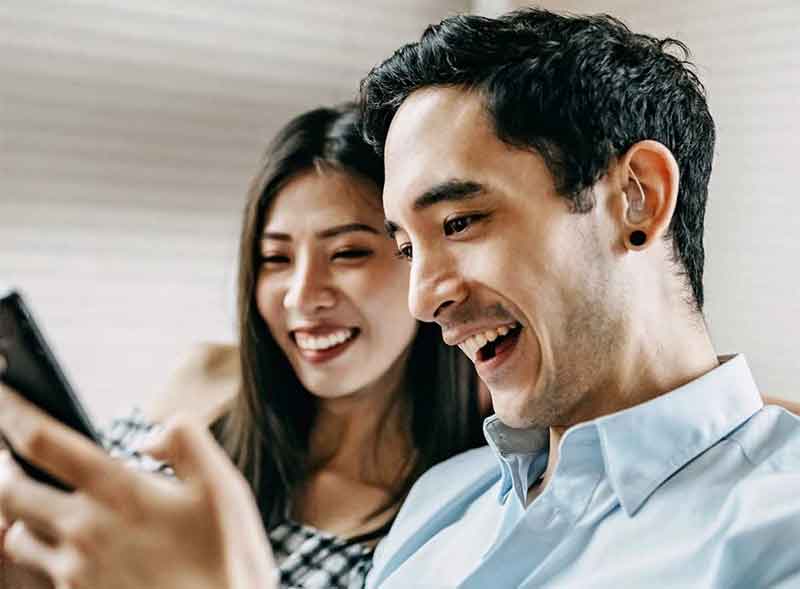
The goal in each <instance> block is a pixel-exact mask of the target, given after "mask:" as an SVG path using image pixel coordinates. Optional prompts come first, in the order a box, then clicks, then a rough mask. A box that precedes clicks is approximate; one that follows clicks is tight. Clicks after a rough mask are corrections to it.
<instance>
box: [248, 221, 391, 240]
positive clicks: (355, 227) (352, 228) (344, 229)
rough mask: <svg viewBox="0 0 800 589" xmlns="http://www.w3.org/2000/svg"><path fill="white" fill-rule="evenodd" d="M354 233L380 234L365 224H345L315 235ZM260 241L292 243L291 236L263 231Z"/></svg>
mask: <svg viewBox="0 0 800 589" xmlns="http://www.w3.org/2000/svg"><path fill="white" fill-rule="evenodd" d="M356 231H364V232H366V233H373V234H375V235H381V232H380V231H379V230H377V229H375V227H372V226H371V225H367V224H366V223H346V224H344V225H336V226H335V227H330V228H328V229H323V230H322V231H318V232H317V233H316V234H315V235H316V236H317V237H318V238H319V239H330V238H332V237H336V236H338V235H342V234H343V233H353V232H356ZM261 239H275V240H278V241H292V236H291V235H289V234H288V233H277V232H274V231H265V232H264V233H263V234H262V235H261Z"/></svg>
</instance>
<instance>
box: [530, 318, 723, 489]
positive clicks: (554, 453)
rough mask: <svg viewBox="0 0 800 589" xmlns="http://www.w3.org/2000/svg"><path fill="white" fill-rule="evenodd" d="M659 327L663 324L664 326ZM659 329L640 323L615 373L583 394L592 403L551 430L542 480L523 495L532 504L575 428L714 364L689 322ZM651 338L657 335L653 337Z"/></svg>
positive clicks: (703, 334) (701, 331)
mask: <svg viewBox="0 0 800 589" xmlns="http://www.w3.org/2000/svg"><path fill="white" fill-rule="evenodd" d="M664 325H667V327H666V328H665V327H664ZM676 326H677V327H676ZM659 327H660V329H655V326H649V325H639V327H638V328H637V330H636V331H637V332H638V333H631V334H630V337H629V338H628V339H627V342H629V343H628V344H627V345H626V346H624V348H623V349H622V350H620V356H619V357H618V358H617V359H616V361H615V362H613V364H614V366H616V367H617V368H616V370H615V371H612V372H610V373H609V377H608V378H607V380H606V381H605V382H603V383H602V384H601V385H600V386H598V387H597V389H596V390H594V391H590V392H589V393H587V394H586V395H585V398H586V399H591V400H592V401H593V402H591V403H587V404H586V405H585V409H584V407H582V408H579V410H578V412H576V413H577V415H580V417H579V418H577V419H574V418H573V419H568V420H566V422H567V423H566V424H565V425H553V426H551V427H550V450H549V455H548V460H547V467H546V469H545V472H544V475H543V476H542V478H541V479H540V480H539V481H538V482H537V483H535V484H534V485H533V486H532V487H531V489H530V491H529V494H528V501H529V502H530V501H533V499H535V498H536V497H537V496H538V495H539V493H541V492H542V491H543V490H544V489H545V488H546V486H547V484H548V483H549V482H550V480H552V478H553V475H554V473H555V469H556V466H557V465H558V459H559V451H560V445H561V440H562V439H563V437H564V434H565V433H566V432H567V431H568V430H569V429H570V428H571V427H572V426H574V425H577V424H579V423H585V422H587V421H591V420H593V419H596V418H598V417H602V416H604V415H610V414H612V413H616V412H618V411H623V410H625V409H629V408H630V407H634V406H636V405H639V404H641V403H644V402H647V401H650V400H651V399H655V398H656V397H659V396H661V395H664V394H667V393H669V392H671V391H673V390H675V389H677V388H679V387H681V386H683V385H685V384H687V383H689V382H691V381H693V380H695V379H697V378H700V377H701V376H703V375H704V374H706V373H708V372H710V371H711V370H713V369H714V368H716V367H717V366H718V365H719V361H718V359H717V355H716V353H715V351H714V348H713V346H712V345H711V340H710V338H709V335H708V332H707V331H706V329H705V327H704V326H702V327H701V326H698V325H697V324H696V323H693V322H685V323H683V324H681V323H670V322H669V321H666V322H663V323H662V324H661V326H659ZM654 334H658V335H655V336H654Z"/></svg>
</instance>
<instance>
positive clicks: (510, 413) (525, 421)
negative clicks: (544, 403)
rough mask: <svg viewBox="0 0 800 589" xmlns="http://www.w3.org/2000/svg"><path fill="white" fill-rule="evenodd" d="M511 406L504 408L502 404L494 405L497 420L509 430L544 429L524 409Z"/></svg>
mask: <svg viewBox="0 0 800 589" xmlns="http://www.w3.org/2000/svg"><path fill="white" fill-rule="evenodd" d="M511 405H512V406H505V405H504V404H503V403H495V406H494V413H495V415H496V416H497V418H498V419H499V420H500V421H502V422H503V424H504V425H507V426H508V427H510V428H514V429H530V428H532V427H546V426H542V425H541V424H540V423H539V421H540V420H537V419H535V418H534V417H532V416H531V415H529V414H528V413H529V412H528V411H526V410H525V409H526V407H524V406H522V407H521V406H519V405H517V404H511Z"/></svg>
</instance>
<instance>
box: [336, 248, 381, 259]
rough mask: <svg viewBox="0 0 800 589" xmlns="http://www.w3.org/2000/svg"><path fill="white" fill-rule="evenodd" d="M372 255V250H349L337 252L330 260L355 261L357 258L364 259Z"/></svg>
mask: <svg viewBox="0 0 800 589" xmlns="http://www.w3.org/2000/svg"><path fill="white" fill-rule="evenodd" d="M371 255H372V250H368V249H349V250H339V251H338V252H335V253H334V254H333V256H331V259H332V260H335V259H337V258H340V259H345V260H355V259H359V258H366V257H367V256H371Z"/></svg>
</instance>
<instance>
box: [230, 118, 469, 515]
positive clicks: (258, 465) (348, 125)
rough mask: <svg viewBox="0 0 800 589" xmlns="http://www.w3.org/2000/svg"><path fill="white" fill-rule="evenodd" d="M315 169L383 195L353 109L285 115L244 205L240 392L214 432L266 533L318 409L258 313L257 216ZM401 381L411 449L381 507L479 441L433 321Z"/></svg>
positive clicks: (299, 467) (282, 506)
mask: <svg viewBox="0 0 800 589" xmlns="http://www.w3.org/2000/svg"><path fill="white" fill-rule="evenodd" d="M320 166H322V167H328V168H331V169H335V170H339V171H342V172H345V173H347V174H351V175H353V176H356V177H359V178H364V179H367V180H370V181H372V182H374V184H375V185H376V188H377V190H378V191H380V190H381V189H382V187H383V162H382V161H381V159H380V158H379V157H378V156H377V155H376V154H375V152H374V151H373V149H372V148H371V147H370V146H368V145H367V144H366V143H365V142H364V140H363V139H362V137H361V134H360V131H359V121H358V110H357V107H356V106H355V105H354V104H346V105H343V106H341V107H339V108H318V109H315V110H312V111H309V112H307V113H304V114H302V115H300V116H298V117H296V118H294V119H292V120H291V121H290V122H289V123H288V124H287V125H286V126H285V127H284V128H283V129H282V130H281V131H280V132H279V133H278V135H277V136H276V137H275V139H274V140H273V141H272V143H271V144H270V145H269V147H268V149H267V152H266V154H265V158H264V160H263V165H262V167H261V170H260V171H259V173H258V174H257V175H256V177H255V178H254V179H253V182H252V185H251V188H250V192H249V197H248V202H247V205H246V208H245V214H244V223H243V227H242V234H241V243H240V252H239V278H238V321H239V347H240V360H241V371H242V389H241V391H240V394H239V395H238V397H237V399H236V401H235V403H234V406H233V408H232V410H231V412H230V413H229V414H228V415H226V416H225V417H224V418H223V419H222V420H220V422H218V423H217V424H215V426H214V431H215V433H216V434H217V436H218V437H219V439H220V441H221V442H222V444H223V446H224V447H225V448H226V450H227V451H228V453H229V454H230V456H231V457H232V459H233V460H234V462H236V464H237V466H238V467H239V469H240V470H241V471H242V472H243V473H244V475H245V477H246V478H247V479H248V481H249V482H250V484H251V485H252V487H253V491H254V493H255V496H256V498H257V501H258V504H259V507H260V509H261V513H262V516H263V518H264V521H265V524H266V525H267V527H268V528H269V527H272V526H274V525H276V524H277V523H278V522H280V521H281V520H282V519H283V518H284V517H285V515H286V512H287V508H288V505H289V499H290V498H291V496H292V494H293V492H294V491H295V489H296V488H297V486H298V485H299V484H301V483H302V482H303V481H304V480H305V479H306V477H307V475H308V474H309V472H308V471H309V460H308V453H309V436H310V433H311V429H312V425H313V423H314V419H315V417H316V403H315V400H314V397H313V396H312V394H311V393H309V392H308V391H307V390H306V389H305V388H304V387H303V385H302V384H301V383H300V381H299V380H298V378H297V376H296V375H295V372H294V370H293V369H292V367H291V365H290V364H289V361H288V360H287V358H286V356H285V355H284V353H283V351H282V350H281V348H280V347H279V346H278V344H277V342H276V341H275V339H274V338H273V337H272V334H271V333H270V331H269V329H268V328H267V325H266V323H265V322H264V319H263V318H262V317H261V315H260V313H259V311H258V309H257V308H256V300H255V287H256V282H257V278H258V273H259V265H260V264H259V260H260V236H261V233H262V231H263V227H264V223H265V218H264V217H265V211H267V210H268V208H269V206H270V204H271V203H272V201H273V200H274V198H275V197H276V196H277V195H278V193H279V192H280V191H281V190H282V189H283V187H285V186H286V185H287V183H288V182H289V181H290V180H292V179H293V178H295V177H297V176H298V175H300V174H302V173H304V172H307V171H309V170H313V169H317V168H319V167H320ZM405 382H406V384H407V391H408V395H409V397H410V398H409V399H407V400H406V404H407V406H408V410H409V419H410V427H411V431H410V432H409V433H410V436H409V437H410V441H411V443H412V444H413V448H414V452H413V453H412V455H411V456H409V458H408V461H409V463H408V464H407V465H406V468H404V469H402V471H401V472H402V473H403V474H404V475H405V476H403V474H401V475H400V478H399V480H398V484H397V485H396V487H395V489H393V495H392V500H391V502H390V503H389V504H387V508H388V507H391V506H392V505H396V504H397V503H398V502H399V501H402V499H403V498H404V497H405V495H406V494H407V493H408V490H409V489H410V488H411V485H412V484H413V483H414V481H415V480H416V479H417V478H418V477H419V476H420V475H421V474H422V473H423V472H424V471H425V470H427V469H428V468H430V467H431V466H433V465H434V464H436V463H437V462H440V461H442V460H445V459H446V458H449V457H450V456H453V455H454V454H456V453H458V452H461V451H464V450H467V449H469V448H471V447H475V446H477V445H480V444H481V443H482V436H481V434H480V417H479V415H478V408H477V398H476V390H475V389H476V386H475V384H476V378H475V375H474V371H473V370H472V367H471V365H469V363H468V361H467V360H466V358H465V357H464V356H463V354H460V353H457V351H455V348H451V347H448V346H446V345H445V344H444V343H443V341H442V338H441V335H440V332H439V328H438V327H437V326H436V325H435V324H430V323H427V324H425V323H420V324H419V326H418V331H417V335H416V337H415V339H414V341H413V342H412V344H411V350H410V354H409V360H408V368H407V371H406V381H405Z"/></svg>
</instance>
